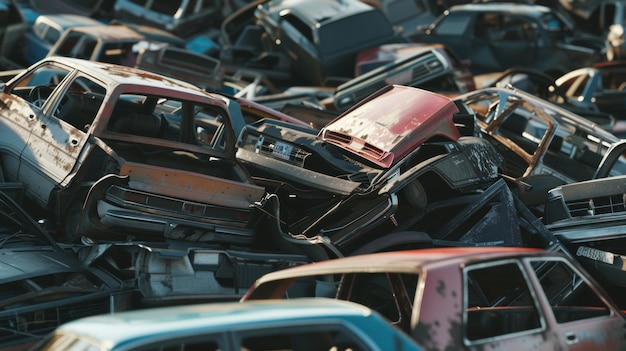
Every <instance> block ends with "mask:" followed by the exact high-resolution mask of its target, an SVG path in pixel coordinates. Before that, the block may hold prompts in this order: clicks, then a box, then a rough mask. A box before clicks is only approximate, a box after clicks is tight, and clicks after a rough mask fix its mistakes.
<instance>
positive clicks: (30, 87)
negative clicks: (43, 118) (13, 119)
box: [11, 65, 69, 107]
mask: <svg viewBox="0 0 626 351" xmlns="http://www.w3.org/2000/svg"><path fill="white" fill-rule="evenodd" d="M68 73H69V70H67V69H66V68H64V67H60V66H56V65H44V66H41V67H39V68H37V69H36V70H34V71H32V72H31V73H30V74H28V75H26V76H24V77H22V79H20V80H19V81H18V82H16V83H15V85H14V86H13V87H12V89H11V93H12V94H14V95H18V96H20V97H22V98H24V99H25V100H26V101H28V102H30V103H31V104H33V105H35V106H37V107H42V106H43V105H44V103H45V102H46V100H47V99H48V97H49V96H50V94H52V91H53V90H54V89H55V88H56V86H57V85H58V84H59V83H60V82H61V81H62V80H63V79H64V78H65V76H66V75H67V74H68Z"/></svg>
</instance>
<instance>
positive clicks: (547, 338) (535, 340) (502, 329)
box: [463, 259, 566, 351]
mask: <svg viewBox="0 0 626 351" xmlns="http://www.w3.org/2000/svg"><path fill="white" fill-rule="evenodd" d="M463 274H464V281H465V284H464V290H465V291H464V296H465V298H464V314H465V316H464V320H465V324H464V325H463V339H464V340H463V341H464V343H465V345H466V347H467V349H468V350H483V351H484V350H530V349H532V350H537V351H539V350H546V351H547V350H559V349H560V350H564V349H566V348H563V347H559V341H558V340H555V338H554V336H552V335H550V333H548V325H547V324H546V322H545V317H544V316H543V313H542V310H541V307H540V304H539V302H538V300H537V299H536V296H535V294H534V292H533V285H532V283H531V282H530V281H529V279H528V278H529V277H528V276H527V274H526V273H525V270H524V269H523V266H522V265H521V262H519V261H517V260H511V259H507V260H500V261H493V262H488V263H479V264H473V265H468V266H467V268H466V269H464V273H463Z"/></svg>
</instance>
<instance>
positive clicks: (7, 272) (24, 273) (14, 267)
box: [0, 246, 83, 284]
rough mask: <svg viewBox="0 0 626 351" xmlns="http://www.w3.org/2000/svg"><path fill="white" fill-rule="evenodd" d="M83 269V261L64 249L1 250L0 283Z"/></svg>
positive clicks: (26, 247)
mask: <svg viewBox="0 0 626 351" xmlns="http://www.w3.org/2000/svg"><path fill="white" fill-rule="evenodd" d="M82 270H83V265H82V263H81V262H80V261H79V260H78V259H77V258H75V257H74V256H72V255H71V254H69V253H67V252H64V251H55V250H53V249H51V248H45V247H42V248H32V247H28V246H24V247H22V248H15V249H3V250H0V284H2V283H8V282H11V281H17V280H19V279H25V278H29V277H38V276H43V275H49V274H55V273H60V272H72V271H77V272H78V271H82Z"/></svg>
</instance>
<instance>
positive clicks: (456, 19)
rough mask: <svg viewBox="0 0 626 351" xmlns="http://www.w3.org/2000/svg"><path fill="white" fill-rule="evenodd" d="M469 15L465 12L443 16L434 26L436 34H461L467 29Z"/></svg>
mask: <svg viewBox="0 0 626 351" xmlns="http://www.w3.org/2000/svg"><path fill="white" fill-rule="evenodd" d="M470 21H471V17H470V16H468V15H465V14H454V13H452V14H450V15H448V16H446V17H444V18H443V19H442V20H441V21H440V22H439V24H437V26H436V27H435V28H434V30H433V33H434V34H437V35H452V36H454V35H461V34H463V33H466V32H467V30H468V29H469V24H470Z"/></svg>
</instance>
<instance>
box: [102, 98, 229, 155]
mask: <svg viewBox="0 0 626 351" xmlns="http://www.w3.org/2000/svg"><path fill="white" fill-rule="evenodd" d="M227 116H228V115H227V113H226V112H225V111H223V110H222V109H220V108H217V107H214V106H209V105H202V104H198V103H195V102H194V103H192V102H189V101H181V100H174V99H169V98H167V97H163V96H146V95H139V94H122V95H121V96H120V98H119V99H118V101H117V102H116V104H115V107H114V109H113V112H112V114H111V119H110V120H109V122H108V126H107V130H108V131H111V132H115V133H120V134H129V135H135V136H142V137H148V138H158V139H164V140H170V141H177V142H182V143H187V144H194V145H199V146H202V147H205V148H207V149H217V150H225V149H226V142H227V141H226V140H225V139H226V135H227V134H226V124H225V123H227V120H226V119H227V118H228V117H227Z"/></svg>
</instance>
